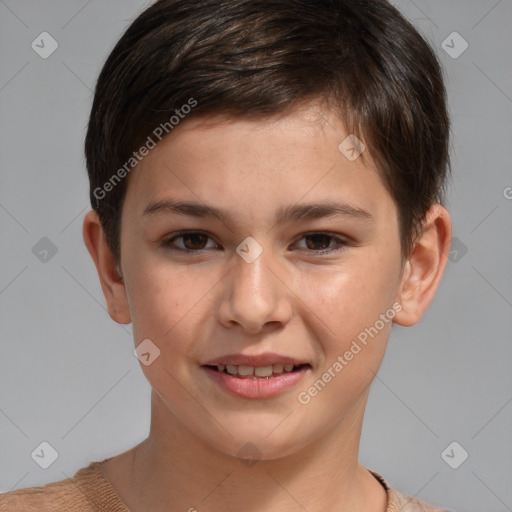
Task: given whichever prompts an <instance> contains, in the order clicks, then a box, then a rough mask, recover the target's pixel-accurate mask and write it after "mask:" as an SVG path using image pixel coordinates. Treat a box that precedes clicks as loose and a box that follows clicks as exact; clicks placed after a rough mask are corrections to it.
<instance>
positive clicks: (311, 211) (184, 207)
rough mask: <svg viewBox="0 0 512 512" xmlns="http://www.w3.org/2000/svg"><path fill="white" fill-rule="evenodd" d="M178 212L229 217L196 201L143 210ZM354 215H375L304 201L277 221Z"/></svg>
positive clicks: (343, 205)
mask: <svg viewBox="0 0 512 512" xmlns="http://www.w3.org/2000/svg"><path fill="white" fill-rule="evenodd" d="M168 213H171V214H177V215H189V216H192V217H214V218H216V219H219V220H220V221H222V222H226V221H227V220H228V219H229V213H228V212H227V210H224V209H222V208H217V207H214V206H210V205H207V204H204V203H198V202H194V201H177V200H174V199H163V200H161V201H156V202H153V203H150V204H149V205H148V206H147V207H146V208H145V209H144V212H143V214H142V215H143V216H145V215H153V214H168ZM334 216H343V217H352V218H356V219H362V220H366V221H368V220H372V219H373V216H372V215H371V213H369V212H368V211H366V210H363V209H362V208H359V207H357V206H354V205H351V204H349V203H344V202H337V201H327V202H322V203H303V204H294V205H290V206H286V207H281V208H280V209H279V210H278V211H277V214H276V222H278V223H285V222H292V221H300V220H309V219H321V218H324V217H334Z"/></svg>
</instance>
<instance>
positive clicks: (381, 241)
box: [121, 104, 401, 459]
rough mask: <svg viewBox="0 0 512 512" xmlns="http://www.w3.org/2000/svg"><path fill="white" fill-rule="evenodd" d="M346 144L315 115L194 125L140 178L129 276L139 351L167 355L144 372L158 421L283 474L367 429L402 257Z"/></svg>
mask: <svg viewBox="0 0 512 512" xmlns="http://www.w3.org/2000/svg"><path fill="white" fill-rule="evenodd" d="M347 136H348V133H346V132H345V131H344V128H343V124H342V122H341V120H339V119H337V117H336V116H335V115H334V114H333V113H332V112H329V111H328V110H325V109H323V110H322V109H321V107H319V106H316V105H313V104H309V105H307V106H304V107H303V108H300V109H295V110H294V111H292V112H291V113H290V114H287V115H286V116H281V117H279V118H277V117H276V118H267V119H266V120H264V121H252V120H251V121H248V120H233V119H231V120H226V119H221V118H209V119H208V122H207V123H206V122H205V120H204V119H202V120H201V119H190V120H185V121H184V122H182V124H181V125H179V127H177V128H175V129H174V131H173V132H172V134H171V136H169V137H168V138H167V139H164V140H163V141H162V142H161V143H160V144H159V145H158V146H157V147H156V148H155V149H153V150H152V151H151V152H150V153H149V154H148V156H146V157H145V158H144V159H143V160H142V162H141V163H140V164H139V165H138V167H137V168H136V169H135V170H134V171H133V172H132V175H131V176H130V181H129V184H128V190H127V195H126V199H125V203H124V206H123V213H122V222H121V269H122V275H123V279H124V283H125V287H126V296H127V301H128V304H129V309H130V315H131V319H132V322H133V332H134V338H135V344H136V345H138V344H139V343H141V342H142V341H143V340H151V341H150V345H148V346H150V347H152V350H154V347H155V346H156V347H158V349H159V350H160V355H159V356H158V357H157V358H156V359H154V361H153V362H152V363H151V364H149V365H144V364H141V368H142V370H143V372H144V374H145V376H146V378H147V379H148V381H149V382H150V384H151V386H152V388H153V391H154V392H155V393H156V396H157V397H158V398H157V399H158V400H159V401H160V405H161V406H162V407H160V412H159V415H158V417H159V420H160V421H162V422H165V421H166V420H169V421H170V420H171V419H172V420H173V421H177V422H178V423H179V424H180V425H182V426H183V427H184V428H186V429H188V430H189V431H190V432H192V433H193V434H194V435H195V436H197V437H198V438H199V439H201V440H203V441H204V442H206V443H207V444H208V445H209V446H211V447H213V448H215V449H217V450H220V451H221V452H224V453H226V454H230V455H235V454H236V453H237V452H238V450H239V449H240V448H241V447H243V446H244V445H245V444H246V443H248V442H250V443H252V444H254V445H256V447H257V449H258V450H259V456H260V457H261V458H267V459H273V458H277V457H281V456H285V455H288V454H291V453H294V452H296V451H298V450H300V449H303V448H305V447H307V446H309V445H311V444H312V443H314V442H315V441H318V440H319V439H321V438H322V436H323V435H325V434H326V433H327V432H335V431H342V430H343V429H346V430H348V429H349V425H352V424H353V422H354V421H356V419H357V418H359V417H362V411H363V410H364V403H365V400H366V395H367V392H368V387H369V385H370V383H371V381H372V379H373V377H374V373H375V372H377V369H378V367H379V365H380V363H381V360H382V357H383V355H384V351H385V347H386V341H387V338H388V335H389V331H390V328H391V324H392V318H393V313H394V311H396V308H397V304H396V298H397V293H398V290H399V285H400V279H401V252H400V239H399V234H398V233H399V231H398V216H397V209H396V206H395V204H394V202H393V200H392V199H391V197H390V196H389V194H388V192H387V191H386V189H385V187H384V185H383V183H382V181H381V178H380V177H379V175H378V173H377V172H376V170H375V169H374V168H372V167H371V159H370V158H369V155H366V160H365V161H366V165H365V163H363V160H362V158H357V159H355V160H353V161H351V160H349V159H348V158H347V157H346V156H344V154H343V153H342V152H341V151H340V150H339V149H338V146H339V145H340V143H341V142H342V141H344V139H345V138H346V137H347ZM192 203H193V204H192ZM145 343H146V344H147V343H148V342H147V341H146V342H145ZM228 371H229V372H230V373H228ZM232 374H236V375H232Z"/></svg>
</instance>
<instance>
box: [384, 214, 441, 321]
mask: <svg viewBox="0 0 512 512" xmlns="http://www.w3.org/2000/svg"><path fill="white" fill-rule="evenodd" d="M450 242H451V222H450V215H449V213H448V212H447V211H446V209H445V208H443V207H442V206H441V205H439V204H435V205H433V206H432V207H431V208H430V209H429V211H428V212H427V215H426V217H425V222H424V224H423V229H422V231H421V233H420V235H419V236H418V238H417V239H416V242H415V244H414V248H413V249H412V251H411V254H410V255H409V259H408V260H407V262H406V264H405V266H404V270H403V273H402V279H401V283H400V290H399V296H398V299H397V300H398V301H399V302H400V304H401V305H402V310H401V311H400V312H399V313H397V315H396V316H395V318H394V322H395V323H397V324H399V325H403V326H406V327H408V326H411V325H414V324H415V323H417V322H418V321H419V320H420V319H421V317H422V316H423V314H424V313H425V311H426V309H427V308H428V306H429V304H430V303H431V301H432V299H433V298H434V295H435V293H436V291H437V288H438V286H439V283H440V281H441V277H442V275H443V272H444V269H445V266H446V262H447V260H448V255H449V251H450Z"/></svg>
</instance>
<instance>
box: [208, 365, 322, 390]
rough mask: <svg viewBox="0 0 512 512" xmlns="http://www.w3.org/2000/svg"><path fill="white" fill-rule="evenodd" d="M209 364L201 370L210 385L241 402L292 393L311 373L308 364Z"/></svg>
mask: <svg viewBox="0 0 512 512" xmlns="http://www.w3.org/2000/svg"><path fill="white" fill-rule="evenodd" d="M233 362H235V361H231V363H233ZM244 362H245V361H244ZM212 363H214V364H205V365H202V366H201V368H202V369H203V371H204V372H205V375H206V376H207V377H208V378H209V380H210V382H212V383H213V384H214V385H215V386H217V387H218V389H220V390H222V391H223V392H227V393H228V394H230V395H231V396H236V397H238V398H244V399H270V398H273V397H276V396H278V395H281V394H282V393H284V392H285V391H291V390H292V389H293V388H294V387H295V386H297V385H298V384H299V382H301V380H303V379H304V378H305V377H306V375H307V374H308V373H309V372H310V370H312V366H311V364H309V363H299V362H298V361H296V362H295V363H292V362H286V363H282V362H281V363H274V364H269V362H268V361H265V362H264V363H260V366H248V365H243V364H238V365H235V364H228V363H227V361H226V364H224V363H222V362H220V361H213V362H212ZM253 364H257V363H254V362H253ZM261 364H264V365H265V366H261Z"/></svg>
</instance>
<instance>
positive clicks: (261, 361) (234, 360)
mask: <svg viewBox="0 0 512 512" xmlns="http://www.w3.org/2000/svg"><path fill="white" fill-rule="evenodd" d="M219 364H231V365H233V366H254V367H256V366H272V365H274V364H293V365H294V366H300V365H303V364H309V363H308V362H307V361H304V360H302V359H297V358H295V357H289V356H283V355H280V354H275V353H273V352H265V353H264V354H257V355H249V354H227V355H225V356H220V357H216V358H215V359H210V360H209V361H206V363H204V364H203V365H202V366H215V365H219Z"/></svg>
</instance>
